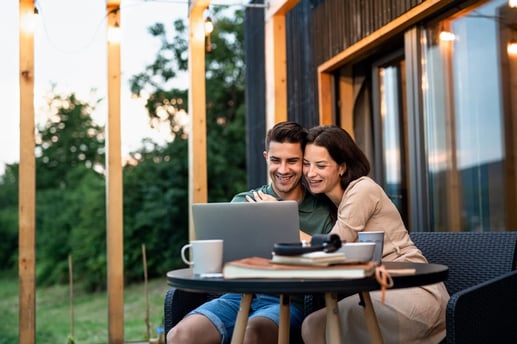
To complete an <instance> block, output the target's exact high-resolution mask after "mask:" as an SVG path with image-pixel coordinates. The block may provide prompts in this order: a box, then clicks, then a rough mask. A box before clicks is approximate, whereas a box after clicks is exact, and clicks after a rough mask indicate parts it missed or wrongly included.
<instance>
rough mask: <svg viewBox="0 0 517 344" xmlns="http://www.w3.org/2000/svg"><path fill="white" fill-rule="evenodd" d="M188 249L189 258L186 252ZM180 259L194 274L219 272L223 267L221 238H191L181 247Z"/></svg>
mask: <svg viewBox="0 0 517 344" xmlns="http://www.w3.org/2000/svg"><path fill="white" fill-rule="evenodd" d="M187 250H190V256H191V257H192V260H190V259H189V258H188V257H187V255H186V253H187ZM181 259H182V260H183V262H184V263H185V264H187V265H189V266H190V267H192V268H193V270H194V275H196V276H202V275H206V274H214V273H220V272H221V271H222V268H223V240H219V239H213V240H192V241H190V243H188V244H185V245H184V246H183V247H182V248H181Z"/></svg>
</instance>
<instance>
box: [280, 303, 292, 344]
mask: <svg viewBox="0 0 517 344" xmlns="http://www.w3.org/2000/svg"><path fill="white" fill-rule="evenodd" d="M289 302H290V301H289V295H283V294H282V295H280V324H278V344H288V343H289V328H290V327H291V324H290V320H289V318H290V312H289Z"/></svg>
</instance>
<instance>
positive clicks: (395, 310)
mask: <svg viewBox="0 0 517 344" xmlns="http://www.w3.org/2000/svg"><path fill="white" fill-rule="evenodd" d="M369 172H370V164H369V162H368V160H367V158H366V156H365V155H364V153H363V152H362V151H361V149H360V148H359V147H358V146H357V145H356V143H355V142H354V141H353V139H352V137H351V136H350V135H349V134H348V133H347V132H346V131H345V130H343V129H342V128H339V127H336V126H319V127H315V128H312V129H310V130H309V136H308V142H307V145H306V147H305V153H304V159H303V174H304V176H305V180H306V182H307V185H308V186H309V188H310V190H311V192H313V193H316V194H325V195H326V197H328V198H329V199H330V201H331V202H332V203H333V204H334V205H335V206H336V207H337V222H336V224H335V225H334V228H333V229H332V232H331V233H336V234H338V235H339V236H340V237H341V239H342V240H346V241H347V242H353V241H357V237H358V233H359V232H361V231H379V230H382V231H384V248H383V256H382V260H383V261H393V262H416V263H426V262H427V261H426V259H425V257H424V256H423V255H422V252H421V251H420V250H419V249H418V248H417V247H416V246H415V244H414V243H413V242H412V241H411V239H410V237H409V234H408V231H407V230H406V228H405V226H404V223H403V222H402V218H401V216H400V214H399V212H398V210H397V208H396V207H395V206H394V204H393V203H392V202H391V200H390V199H389V198H388V196H387V195H386V193H385V192H384V191H383V189H382V188H381V187H380V186H379V185H378V184H376V183H375V182H374V181H373V180H372V179H371V178H369V177H367V175H368V173H369ZM370 294H371V298H372V302H373V305H374V309H375V312H376V315H377V319H378V322H379V326H380V329H381V333H382V336H383V339H384V342H385V343H438V342H440V341H441V340H442V339H443V338H444V337H445V309H446V305H447V301H448V299H449V294H448V293H447V290H446V289H445V286H444V284H443V283H438V284H434V285H429V286H423V287H418V288H407V289H394V290H388V291H387V292H386V298H385V300H384V303H383V302H381V293H380V292H372V293H370ZM338 306H339V313H340V319H341V331H342V335H343V340H342V342H344V343H369V342H370V338H369V335H368V330H367V327H366V321H365V317H364V311H363V308H362V306H360V305H359V297H358V296H357V295H353V296H349V297H346V298H344V299H342V300H341V301H339V303H338ZM325 319H326V313H325V309H322V310H319V311H316V312H314V313H312V314H310V315H309V316H307V318H306V319H305V320H304V322H303V325H302V336H303V339H304V342H305V343H311V344H313V343H324V342H325Z"/></svg>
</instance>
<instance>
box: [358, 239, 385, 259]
mask: <svg viewBox="0 0 517 344" xmlns="http://www.w3.org/2000/svg"><path fill="white" fill-rule="evenodd" d="M359 242H374V243H375V251H374V252H373V258H372V260H373V261H374V262H377V264H380V263H381V260H382V251H383V249H384V232H382V231H377V232H359Z"/></svg>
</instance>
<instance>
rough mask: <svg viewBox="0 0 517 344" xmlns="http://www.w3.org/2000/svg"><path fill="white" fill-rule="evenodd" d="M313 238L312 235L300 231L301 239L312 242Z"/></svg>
mask: <svg viewBox="0 0 517 344" xmlns="http://www.w3.org/2000/svg"><path fill="white" fill-rule="evenodd" d="M311 239H312V237H311V236H310V235H309V234H307V233H305V232H302V231H300V241H301V242H308V243H310V242H311Z"/></svg>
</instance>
